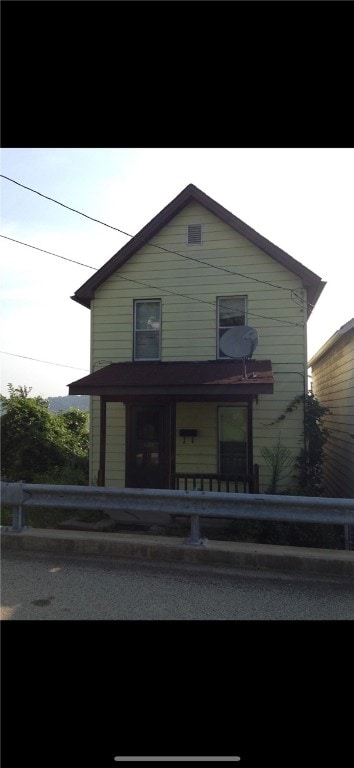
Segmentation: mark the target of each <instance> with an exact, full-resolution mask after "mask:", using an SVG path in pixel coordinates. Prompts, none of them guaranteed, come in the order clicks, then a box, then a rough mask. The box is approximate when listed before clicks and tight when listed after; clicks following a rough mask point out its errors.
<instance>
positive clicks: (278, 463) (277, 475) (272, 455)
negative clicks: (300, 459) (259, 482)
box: [261, 439, 294, 493]
mask: <svg viewBox="0 0 354 768" xmlns="http://www.w3.org/2000/svg"><path fill="white" fill-rule="evenodd" d="M261 455H262V456H263V458H264V461H265V462H266V464H268V466H269V467H270V469H271V479H270V483H269V486H268V488H267V493H278V485H279V483H280V482H281V481H282V480H284V478H286V477H289V475H290V474H291V467H293V465H294V457H293V456H292V454H291V451H289V449H288V448H287V447H286V446H285V445H282V444H281V442H280V439H279V440H278V442H277V444H276V445H275V446H272V447H271V448H269V447H266V446H264V447H263V448H261Z"/></svg>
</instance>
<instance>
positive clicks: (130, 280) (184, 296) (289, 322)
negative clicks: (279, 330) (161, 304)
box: [0, 235, 302, 328]
mask: <svg viewBox="0 0 354 768" xmlns="http://www.w3.org/2000/svg"><path fill="white" fill-rule="evenodd" d="M0 237H3V238H5V240H12V241H13V242H14V243H18V244H19V245H25V246H26V247H27V248H34V250H36V251H41V252H42V253H49V255H50V256H56V257H57V258H58V259H64V261H70V262H71V263H72V264H78V265H79V266H81V267H87V269H93V270H94V271H97V268H96V267H92V266H90V265H89V264H83V263H82V262H81V261H75V259H69V258H66V256H59V254H57V253H53V252H52V251H46V250H45V249H44V248H38V246H36V245H30V244H29V243H24V242H22V241H21V240H15V239H14V238H13V237H7V236H6V235H0ZM117 278H118V279H119V280H126V281H127V282H128V283H136V284H137V285H143V286H144V287H145V288H150V289H151V288H154V289H155V290H156V291H159V292H160V291H163V292H164V293H169V294H171V295H172V296H179V297H180V298H182V299H189V300H190V301H194V302H199V303H200V304H209V305H212V306H213V307H216V302H215V301H207V300H206V299H199V298H197V297H196V296H188V295H187V294H185V293H177V291H171V290H170V289H169V288H162V286H160V287H158V286H156V285H151V283H144V282H143V281H142V280H134V279H133V278H131V277H123V275H119V274H117ZM219 306H220V307H222V309H234V308H233V307H228V306H227V305H226V304H224V303H223V304H219ZM248 315H249V317H260V318H263V319H264V320H275V321H276V322H277V323H286V324H287V325H296V326H299V327H300V328H302V323H295V322H294V321H292V320H284V319H279V318H278V317H270V316H269V315H259V314H256V313H255V312H248Z"/></svg>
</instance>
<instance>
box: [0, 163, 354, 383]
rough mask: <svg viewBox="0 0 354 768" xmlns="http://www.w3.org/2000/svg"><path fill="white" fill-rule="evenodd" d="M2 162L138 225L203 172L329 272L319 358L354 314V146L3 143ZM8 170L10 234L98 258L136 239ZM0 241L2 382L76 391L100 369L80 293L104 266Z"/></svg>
mask: <svg viewBox="0 0 354 768" xmlns="http://www.w3.org/2000/svg"><path fill="white" fill-rule="evenodd" d="M1 173H2V174H3V175H6V176H9V177H10V178H12V179H14V180H15V181H18V182H20V183H22V184H24V185H27V186H29V187H32V188H33V189H35V190H37V191H39V192H41V193H42V194H43V195H47V196H49V197H52V198H55V199H56V200H58V201H59V202H61V203H65V204H66V205H68V206H71V207H73V208H76V209H77V210H79V211H82V212H83V213H86V214H88V215H89V216H93V217H94V218H97V219H101V221H103V222H106V223H107V224H111V225H113V226H114V227H118V228H119V229H122V230H124V231H125V232H127V233H129V235H135V234H136V233H137V232H138V231H139V230H140V229H141V228H142V227H143V226H144V225H145V224H147V223H148V222H149V221H150V219H151V218H152V217H153V216H155V215H156V214H157V213H158V212H159V211H160V210H161V208H163V207H164V206H165V205H166V204H167V203H169V202H170V201H171V200H172V199H173V198H174V197H175V196H176V195H177V194H178V193H179V192H181V190H182V189H183V188H184V187H185V186H186V185H187V184H189V183H193V184H195V185H196V186H197V187H199V188H200V189H201V190H203V192H205V193H206V194H208V195H210V196H211V197H212V198H214V199H215V200H216V201H217V202H218V203H220V204H221V205H223V206H224V207H225V208H227V209H228V210H230V211H231V212H232V213H233V214H235V215H236V216H238V217H239V218H240V219H242V220H243V221H245V222H246V223H247V224H249V225H250V226H251V227H252V228H253V229H255V230H256V231H257V232H259V233H260V234H261V235H263V236H265V237H266V238H268V239H269V240H271V241H272V242H273V243H275V244H276V245H277V246H279V247H280V248H282V249H283V250H285V251H286V252H287V253H289V254H290V255H291V256H293V257H294V258H295V259H297V260H298V261H300V262H301V263H302V264H304V265H305V266H306V267H308V268H309V269H311V270H312V271H313V272H316V274H318V275H319V276H320V277H321V278H322V279H323V280H325V281H326V282H327V285H326V287H325V289H324V291H323V293H322V295H321V296H320V298H319V300H318V303H317V305H316V307H315V309H314V310H313V313H312V315H311V317H310V320H309V322H308V354H309V358H310V357H311V356H312V355H313V354H314V353H315V352H316V351H317V350H318V349H319V348H320V347H321V346H322V344H324V342H325V341H327V339H328V338H329V337H330V336H331V335H332V334H333V333H334V332H335V331H336V330H338V328H340V326H342V325H343V324H344V323H346V322H347V321H348V320H350V319H351V318H352V317H353V316H354V301H353V285H354V281H353V278H354V228H353V212H354V150H353V149H313V148H312V149H283V148H282V149H251V148H247V149H216V148H213V149H173V148H172V149H167V148H163V149H158V148H153V149H151V148H150V149H86V148H85V149H80V148H74V149H60V148H59V149H56V148H53V149H49V148H48V149H30V148H26V149H2V150H1ZM0 181H1V187H0V189H1V234H3V235H6V236H8V237H11V238H15V239H17V240H21V241H23V242H25V243H29V244H31V245H35V246H37V247H39V248H43V249H46V250H48V251H52V252H53V253H55V254H58V255H59V256H64V257H66V258H68V259H74V260H77V261H79V262H82V263H84V264H87V265H89V266H91V267H95V268H99V267H101V266H102V265H103V264H104V263H105V262H106V261H107V260H108V259H109V258H110V257H111V256H113V254H114V253H115V252H116V251H117V250H119V248H121V247H122V246H123V245H124V244H125V243H126V242H127V241H128V240H129V239H130V238H129V237H127V236H126V235H122V234H120V233H119V232H115V231H114V230H112V229H109V228H107V227H105V226H102V225H101V224H98V223H95V222H93V221H90V220H89V219H86V218H84V217H83V216H80V215H78V214H77V213H73V212H71V211H69V210H67V209H65V208H63V207H61V206H59V205H57V204H55V203H53V202H50V201H49V200H46V199H44V198H42V197H39V196H38V195H36V194H33V192H29V191H28V190H26V189H22V188H21V187H19V186H17V185H15V184H13V183H12V182H10V181H7V180H5V179H3V178H1V179H0ZM0 247H1V308H0V311H1V336H0V349H1V350H2V354H1V388H0V389H1V392H2V394H7V384H8V383H9V382H11V383H12V384H14V385H15V386H17V385H19V384H21V385H24V384H26V385H27V386H31V387H32V394H33V395H39V394H40V395H42V396H43V397H49V396H54V395H66V394H68V389H67V384H68V383H69V382H71V381H74V380H75V379H78V378H80V377H81V376H84V375H85V372H88V371H89V345H90V312H89V310H88V309H85V308H84V307H82V306H81V305H79V304H77V303H76V302H74V301H72V300H71V299H70V296H72V295H73V293H74V292H75V291H76V290H77V288H79V287H80V285H82V283H84V282H85V281H86V280H87V279H88V278H89V277H90V276H91V275H92V274H93V270H92V269H89V268H87V267H84V266H78V265H76V264H73V263H70V262H66V261H64V260H62V259H59V258H56V257H55V256H51V255H48V254H45V253H40V252H39V251H36V250H33V249H31V248H27V247H25V246H23V245H18V244H16V243H13V242H11V241H9V240H4V239H3V238H1V239H0ZM260 352H261V344H259V349H258V356H259V353H260ZM4 353H11V355H10V354H4ZM16 355H18V357H16ZM21 356H22V357H21ZM25 358H36V359H37V360H40V361H46V362H37V361H35V360H28V359H25ZM49 363H55V364H56V365H51V364H49ZM65 366H67V367H65Z"/></svg>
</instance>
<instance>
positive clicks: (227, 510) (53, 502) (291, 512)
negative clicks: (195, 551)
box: [0, 482, 354, 546]
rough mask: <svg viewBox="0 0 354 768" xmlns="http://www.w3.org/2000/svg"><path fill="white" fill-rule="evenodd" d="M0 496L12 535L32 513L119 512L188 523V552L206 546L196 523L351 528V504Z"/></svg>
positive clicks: (26, 493) (128, 493)
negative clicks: (7, 511) (227, 521)
mask: <svg viewBox="0 0 354 768" xmlns="http://www.w3.org/2000/svg"><path fill="white" fill-rule="evenodd" d="M0 490H1V501H2V503H3V504H5V505H9V506H11V507H12V529H11V530H12V532H14V533H20V532H21V531H22V530H23V529H24V527H25V510H26V509H29V508H32V507H47V508H50V507H56V508H62V509H81V510H102V511H107V512H109V513H110V516H111V517H113V518H114V511H117V510H121V511H123V512H124V513H126V514H127V515H130V516H131V517H133V518H135V519H137V520H140V521H142V520H144V517H145V518H147V516H148V515H149V514H151V513H152V514H153V515H155V518H156V516H157V518H159V517H160V518H165V519H166V517H168V516H170V515H171V516H174V517H189V518H190V521H191V535H190V537H189V538H188V539H186V542H185V543H186V544H189V545H191V546H206V542H205V541H204V540H203V539H202V538H201V535H200V518H201V517H202V518H221V519H222V518H225V519H227V518H233V519H238V518H245V519H248V520H276V521H286V522H293V523H295V522H296V523H324V524H335V525H344V526H354V499H328V498H318V497H315V496H281V495H280V496H278V495H277V496H275V495H268V494H265V495H262V494H251V493H219V492H206V491H174V490H160V489H148V488H108V487H103V488H102V487H96V486H81V485H34V484H27V483H4V482H2V483H1V487H0ZM149 522H150V520H149Z"/></svg>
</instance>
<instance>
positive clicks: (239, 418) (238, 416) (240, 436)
mask: <svg viewBox="0 0 354 768" xmlns="http://www.w3.org/2000/svg"><path fill="white" fill-rule="evenodd" d="M219 472H220V474H222V475H242V476H243V475H245V474H247V406H246V405H242V406H238V407H225V408H219Z"/></svg>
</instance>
